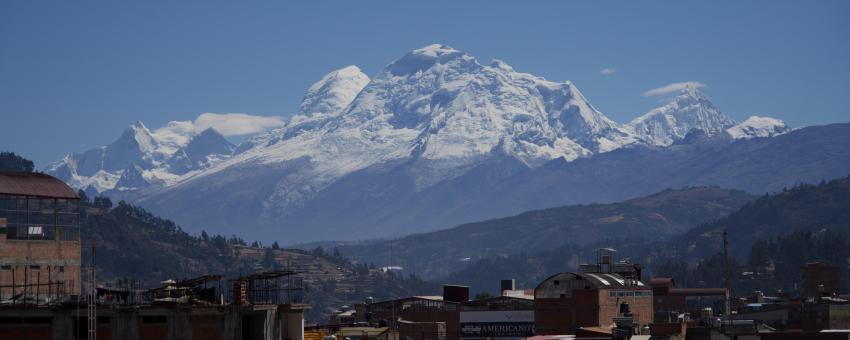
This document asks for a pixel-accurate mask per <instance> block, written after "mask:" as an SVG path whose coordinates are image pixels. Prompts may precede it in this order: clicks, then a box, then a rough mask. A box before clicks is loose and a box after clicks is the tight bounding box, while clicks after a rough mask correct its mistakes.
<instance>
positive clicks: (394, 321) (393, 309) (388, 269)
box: [387, 241, 396, 334]
mask: <svg viewBox="0 0 850 340" xmlns="http://www.w3.org/2000/svg"><path fill="white" fill-rule="evenodd" d="M392 270H393V241H390V265H389V267H388V268H387V273H389V274H390V277H392V275H393V272H392ZM390 306H391V309H392V316H393V321H392V323H391V324H390V326H391V327H392V328H390V329H391V330H392V333H391V334H395V328H396V319H395V298H394V297H393V292H392V289H390Z"/></svg>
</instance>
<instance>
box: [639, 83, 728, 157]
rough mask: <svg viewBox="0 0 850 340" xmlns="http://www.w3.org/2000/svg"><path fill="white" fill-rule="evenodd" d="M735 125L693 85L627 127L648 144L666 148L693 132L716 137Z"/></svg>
mask: <svg viewBox="0 0 850 340" xmlns="http://www.w3.org/2000/svg"><path fill="white" fill-rule="evenodd" d="M735 124H737V123H736V122H735V120H734V119H732V118H730V117H729V116H727V115H726V114H724V113H723V112H720V110H719V109H718V108H717V107H716V106H714V104H712V103H711V101H710V100H709V99H708V97H706V96H705V95H704V94H703V93H701V92H700V91H699V90H698V89H697V88H696V86H694V85H688V86H687V87H686V88H685V89H683V90H682V91H680V92H679V93H678V94H677V95H676V96H674V97H672V98H670V100H669V101H668V102H667V103H666V104H665V105H663V106H661V107H658V108H655V109H652V110H650V111H649V112H647V113H646V114H644V115H642V116H640V117H638V118H635V119H634V120H632V121H631V122H629V124H628V126H629V127H630V128H631V129H632V131H634V133H635V134H636V135H637V136H638V137H639V138H640V139H641V140H642V141H644V142H646V143H648V144H653V145H670V144H673V143H674V142H675V141H677V140H680V139H682V138H684V137H685V136H686V135H687V134H688V132H690V131H691V130H693V129H699V130H702V132H704V133H706V134H708V135H716V134H719V133H723V132H724V131H726V129H728V128H730V127H732V126H734V125H735Z"/></svg>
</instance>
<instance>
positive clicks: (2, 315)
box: [0, 172, 309, 340]
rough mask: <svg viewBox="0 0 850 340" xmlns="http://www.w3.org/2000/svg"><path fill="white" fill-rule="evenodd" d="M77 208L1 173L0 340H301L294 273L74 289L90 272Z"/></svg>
mask: <svg viewBox="0 0 850 340" xmlns="http://www.w3.org/2000/svg"><path fill="white" fill-rule="evenodd" d="M79 203H80V202H79V197H78V196H77V194H76V193H75V191H74V190H73V189H71V188H70V187H68V186H67V185H65V183H63V182H62V181H60V180H58V179H56V178H53V177H51V176H47V175H44V174H37V173H19V172H15V173H13V172H0V339H3V340H5V339H28V340H42V339H43V340H71V339H74V340H82V339H89V340H94V339H98V340H109V339H121V340H159V339H169V340H281V339H287V340H303V338H304V330H303V329H304V310H305V309H307V308H309V306H308V305H306V304H304V303H303V302H304V296H303V290H302V289H301V288H300V285H299V284H298V282H297V281H296V280H294V279H293V277H294V276H295V275H297V274H298V273H296V272H293V271H270V272H261V273H255V274H250V275H245V276H240V277H237V278H233V279H230V280H225V279H224V278H223V277H222V276H221V275H205V276H202V277H197V278H193V279H183V280H173V279H168V280H165V281H162V285H161V286H160V287H155V288H150V289H144V288H142V287H140V286H134V285H125V286H110V285H108V284H106V283H103V282H97V281H95V280H94V277H93V276H90V275H85V280H86V282H81V269H82V268H85V271H86V272H87V273H91V272H92V271H91V270H90V269H91V268H92V267H91V263H88V264H87V265H85V264H83V263H82V259H81V253H80V250H81V247H80V214H79V212H80V205H79ZM81 287H85V290H83V289H81ZM299 294H300V295H299Z"/></svg>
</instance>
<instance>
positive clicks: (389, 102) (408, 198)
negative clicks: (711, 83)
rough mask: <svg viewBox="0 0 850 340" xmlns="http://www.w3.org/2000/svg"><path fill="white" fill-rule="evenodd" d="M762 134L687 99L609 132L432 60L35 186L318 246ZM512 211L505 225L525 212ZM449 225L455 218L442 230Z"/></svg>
mask: <svg viewBox="0 0 850 340" xmlns="http://www.w3.org/2000/svg"><path fill="white" fill-rule="evenodd" d="M780 123H781V121H780ZM768 125H770V124H769V123H766V122H765V121H759V120H747V121H746V122H744V123H742V124H740V125H736V123H735V121H734V120H732V119H731V118H729V117H728V116H726V115H724V114H723V113H721V112H720V111H719V110H718V109H717V108H716V107H715V106H714V105H713V104H712V103H711V102H710V101H709V100H708V98H707V97H706V96H705V95H703V94H701V93H700V92H699V91H697V90H696V88H687V89H685V90H684V91H682V92H681V93H679V94H678V95H677V96H675V97H674V98H672V99H671V100H670V102H669V103H667V104H665V105H664V106H662V107H659V108H657V109H654V110H652V111H650V112H649V113H647V114H645V115H644V116H642V117H639V118H637V119H635V120H634V121H632V122H631V123H629V124H620V123H618V122H615V121H613V120H611V119H609V118H608V117H606V116H605V115H604V114H603V113H602V112H600V111H599V110H597V109H596V108H594V107H593V106H592V105H591V104H590V103H589V102H588V100H587V99H586V98H585V97H584V95H583V94H582V93H581V92H580V91H579V90H578V88H577V87H576V86H575V85H574V84H573V83H571V82H569V81H565V82H554V81H549V80H546V79H544V78H541V77H538V76H534V75H531V74H527V73H521V72H517V71H515V70H514V69H513V68H512V67H511V66H509V65H507V64H506V63H504V62H502V61H498V60H494V61H492V62H490V63H489V64H482V63H480V62H479V61H478V60H476V59H475V58H474V57H472V56H470V55H469V54H466V53H464V52H462V51H459V50H456V49H453V48H451V47H448V46H444V45H430V46H426V47H423V48H420V49H416V50H413V51H411V52H409V53H407V54H406V55H404V56H403V57H401V58H400V59H398V60H395V61H393V62H392V63H390V64H388V65H387V66H386V67H384V68H383V69H382V70H381V71H379V72H378V73H377V74H375V75H374V77H372V78H371V79H370V77H368V76H367V75H366V74H364V73H363V72H362V71H361V70H360V69H359V68H357V67H356V66H348V67H345V68H342V69H339V70H336V71H333V72H331V73H329V74H327V75H326V76H324V77H322V78H321V79H320V80H319V81H318V82H316V83H315V84H313V85H312V86H310V88H309V89H308V90H307V92H306V94H305V96H304V98H303V100H302V103H301V105H300V107H299V108H298V111H297V112H296V113H295V114H294V115H293V116H292V118H291V119H289V120H288V121H287V122H286V123H285V124H284V125H283V126H282V127H280V128H277V129H274V130H271V131H267V132H265V133H262V134H259V135H257V136H255V137H253V138H251V139H250V140H248V141H245V142H243V143H241V144H240V145H238V146H234V145H232V144H230V143H229V142H228V141H227V140H226V139H225V138H224V137H223V136H222V135H221V134H219V133H218V132H216V131H215V130H212V129H207V130H203V131H198V127H197V126H195V125H193V123H192V122H191V121H175V122H171V123H168V124H167V125H166V126H164V127H162V128H159V129H156V130H153V131H151V130H149V129H148V128H146V127H145V126H144V125H143V124H142V123H140V122H139V123H136V124H133V125H132V126H131V127H129V128H128V129H127V130H126V131H125V132H124V133H123V134H122V135H121V136H120V137H119V138H118V140H116V141H115V142H113V143H112V144H109V145H106V146H103V147H100V148H96V149H93V150H89V151H86V152H84V153H81V154H71V155H69V156H66V157H65V158H64V159H63V160H62V161H60V162H57V163H55V164H53V165H51V166H50V167H49V168H48V169H47V172H48V173H51V174H54V175H56V176H57V177H59V178H61V179H63V180H65V181H67V182H68V183H70V184H71V185H73V186H76V187H79V188H91V189H94V190H96V191H98V192H104V193H106V194H114V195H120V196H121V197H122V198H123V199H129V200H132V201H134V202H135V203H137V204H141V205H143V206H145V207H146V208H149V209H151V210H153V211H154V212H157V213H160V214H162V215H164V216H166V217H169V218H172V219H175V220H177V221H178V222H180V223H181V224H183V225H184V226H186V227H187V228H190V229H191V228H198V229H200V228H206V229H208V230H213V231H217V232H223V233H226V234H227V233H231V232H230V231H225V230H223V229H226V228H232V227H233V226H244V227H245V228H249V229H251V228H255V229H262V228H266V229H265V230H266V232H256V234H263V235H270V234H271V233H273V232H274V230H277V229H279V228H283V229H285V230H286V231H287V232H288V233H290V235H295V236H293V237H296V238H298V240H299V241H303V240H308V239H309V238H310V237H314V236H315V237H320V236H321V235H317V234H315V232H316V231H322V230H324V231H330V230H334V231H335V232H343V231H344V232H350V233H353V234H351V235H349V236H350V237H352V238H356V236H355V235H356V233H357V232H368V233H369V236H370V237H375V236H388V235H394V234H400V233H406V232H410V231H413V230H415V231H425V230H424V229H412V228H426V227H427V228H431V229H433V228H434V227H438V225H435V223H443V222H445V221H449V222H451V223H454V222H464V221H465V220H463V219H461V220H457V219H454V218H446V219H434V217H435V216H434V215H435V211H440V210H443V211H444V212H446V216H464V217H463V218H479V217H482V216H483V217H486V216H489V215H486V214H485V211H484V210H481V211H477V210H474V209H473V210H470V211H468V212H467V211H463V210H464V204H463V202H462V201H463V199H464V198H463V196H464V194H463V192H466V191H469V190H479V189H482V190H483V189H484V188H491V187H494V186H501V185H502V184H503V183H501V181H503V180H506V179H507V178H510V177H511V176H515V175H517V174H519V173H523V172H524V171H527V170H530V169H537V168H541V167H542V166H544V165H545V164H549V163H551V161H553V160H555V159H561V160H562V161H565V162H572V161H575V160H577V159H582V158H589V157H592V156H594V155H599V154H603V153H609V152H611V151H614V150H618V149H623V148H633V147H641V146H643V145H650V146H652V147H657V146H668V145H671V144H673V143H674V142H675V141H678V140H681V139H682V138H684V137H685V136H686V135H687V134H688V132H690V131H691V130H693V129H699V130H701V131H703V132H705V133H708V134H711V135H715V134H719V133H723V132H728V133H729V134H730V135H732V136H733V137H734V138H746V137H743V136H753V137H755V136H758V137H761V136H771V135H775V134H777V133H780V132H781V131H783V130H782V128H783V127H784V124H783V125H782V127H780V126H779V125H778V124H775V122H774V123H773V124H772V125H771V126H773V128H768ZM601 185H604V183H603V184H601ZM476 188H477V189H476ZM508 197H509V196H508ZM540 197H541V198H542V197H544V196H540ZM526 203H528V202H517V204H515V205H514V206H513V209H516V208H518V207H536V206H537V205H535V204H536V203H535V204H530V205H529V204H526ZM540 204H544V206H545V203H540ZM455 209H459V211H461V212H462V213H458V212H457V211H455V212H454V215H452V214H448V211H447V210H455ZM479 210H480V209H479ZM485 210H486V209H485ZM488 211H489V210H488ZM505 213H507V210H505ZM482 214H484V215H482ZM422 221H426V222H422ZM433 221H439V222H433ZM392 226H397V227H398V228H397V229H392ZM441 226H445V225H441ZM302 227H309V228H308V229H307V230H309V232H308V231H306V230H301V229H299V228H302ZM275 228H277V229H275ZM296 230H297V231H296ZM278 232H279V230H278ZM308 235H313V236H308ZM325 238H331V237H330V236H327V237H325ZM333 238H346V237H339V236H335V237H333Z"/></svg>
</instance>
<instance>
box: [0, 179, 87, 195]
mask: <svg viewBox="0 0 850 340" xmlns="http://www.w3.org/2000/svg"><path fill="white" fill-rule="evenodd" d="M0 194H5V195H18V196H37V197H50V198H68V199H78V198H79V196H77V193H76V192H75V191H74V189H71V187H69V186H68V185H67V184H65V183H64V182H62V181H60V180H59V179H57V178H55V177H53V176H49V175H45V174H39V173H32V172H0Z"/></svg>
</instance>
